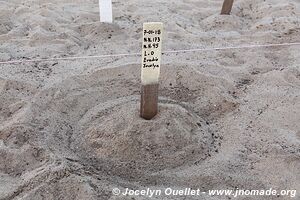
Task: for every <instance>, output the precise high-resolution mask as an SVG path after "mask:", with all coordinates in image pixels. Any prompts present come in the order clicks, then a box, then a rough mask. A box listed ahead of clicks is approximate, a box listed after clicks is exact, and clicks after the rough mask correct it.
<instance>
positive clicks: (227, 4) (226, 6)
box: [221, 0, 233, 15]
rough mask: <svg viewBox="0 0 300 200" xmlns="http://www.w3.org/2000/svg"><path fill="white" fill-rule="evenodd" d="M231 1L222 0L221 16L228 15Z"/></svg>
mask: <svg viewBox="0 0 300 200" xmlns="http://www.w3.org/2000/svg"><path fill="white" fill-rule="evenodd" d="M232 5H233V0H224V3H223V7H222V11H221V15H230V12H231V9H232Z"/></svg>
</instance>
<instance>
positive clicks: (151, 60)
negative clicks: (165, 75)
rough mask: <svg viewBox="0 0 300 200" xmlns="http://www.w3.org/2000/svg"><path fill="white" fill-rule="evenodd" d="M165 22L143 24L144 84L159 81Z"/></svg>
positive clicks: (142, 76) (142, 77)
mask: <svg viewBox="0 0 300 200" xmlns="http://www.w3.org/2000/svg"><path fill="white" fill-rule="evenodd" d="M162 34H163V24H162V23H160V22H150V23H144V24H143V48H142V49H143V51H142V75H141V79H142V84H143V85H148V84H155V83H158V78H159V73H160V64H161V45H162Z"/></svg>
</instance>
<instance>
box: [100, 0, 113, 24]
mask: <svg viewBox="0 0 300 200" xmlns="http://www.w3.org/2000/svg"><path fill="white" fill-rule="evenodd" d="M111 1H112V0H99V11H100V22H106V23H112V22H113V17H112V2H111Z"/></svg>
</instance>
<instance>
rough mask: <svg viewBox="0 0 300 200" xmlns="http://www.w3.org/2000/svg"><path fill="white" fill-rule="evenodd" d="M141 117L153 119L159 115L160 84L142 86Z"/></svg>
mask: <svg viewBox="0 0 300 200" xmlns="http://www.w3.org/2000/svg"><path fill="white" fill-rule="evenodd" d="M141 93H142V94H141V113H140V114H141V117H142V118H144V119H147V120H150V119H152V118H153V117H154V116H155V115H156V114H157V113H158V83H157V84H151V85H142V91H141Z"/></svg>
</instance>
